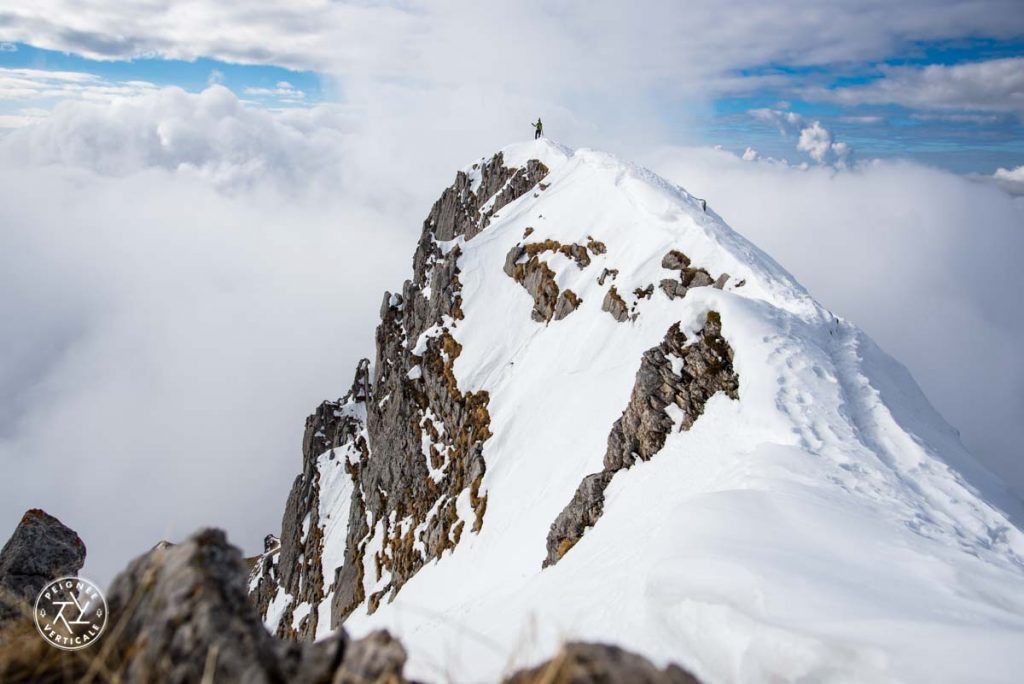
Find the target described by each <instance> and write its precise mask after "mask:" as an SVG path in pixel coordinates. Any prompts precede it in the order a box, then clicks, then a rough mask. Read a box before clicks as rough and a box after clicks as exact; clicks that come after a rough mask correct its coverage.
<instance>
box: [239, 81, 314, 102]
mask: <svg viewBox="0 0 1024 684" xmlns="http://www.w3.org/2000/svg"><path fill="white" fill-rule="evenodd" d="M242 92H244V93H245V94H246V95H251V96H253V97H260V98H273V99H276V100H278V101H280V102H283V103H288V104H298V103H301V102H304V101H305V99H306V93H304V92H302V91H301V90H299V89H298V88H296V87H295V86H293V85H292V84H291V83H289V82H288V81H278V82H277V85H276V86H275V87H273V88H255V87H250V88H245V89H244V90H243V91H242Z"/></svg>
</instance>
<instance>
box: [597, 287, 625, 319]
mask: <svg viewBox="0 0 1024 684" xmlns="http://www.w3.org/2000/svg"><path fill="white" fill-rule="evenodd" d="M601 311H607V312H608V313H610V314H611V315H612V318H614V319H615V320H617V321H618V322H619V323H625V322H626V321H627V320H629V307H628V306H627V305H626V300H624V299H623V298H622V296H621V295H619V291H618V290H616V289H615V286H614V285H612V286H611V287H610V288H608V292H607V293H606V294H605V296H604V300H603V301H602V302H601Z"/></svg>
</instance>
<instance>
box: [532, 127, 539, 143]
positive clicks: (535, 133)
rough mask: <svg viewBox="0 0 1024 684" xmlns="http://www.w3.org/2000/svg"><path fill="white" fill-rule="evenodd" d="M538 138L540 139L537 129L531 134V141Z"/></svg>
mask: <svg viewBox="0 0 1024 684" xmlns="http://www.w3.org/2000/svg"><path fill="white" fill-rule="evenodd" d="M539 137H540V129H539V128H538V129H537V130H536V131H535V132H534V134H533V139H534V140H536V139H537V138H539Z"/></svg>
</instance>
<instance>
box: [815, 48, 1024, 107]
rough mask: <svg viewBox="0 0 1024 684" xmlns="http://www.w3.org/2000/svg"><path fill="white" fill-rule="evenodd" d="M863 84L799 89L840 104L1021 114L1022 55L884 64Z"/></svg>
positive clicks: (1023, 98) (1023, 103)
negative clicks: (963, 61) (878, 73)
mask: <svg viewBox="0 0 1024 684" xmlns="http://www.w3.org/2000/svg"><path fill="white" fill-rule="evenodd" d="M882 74H883V75H882V77H881V78H879V79H878V80H875V81H872V82H870V83H868V84H865V85H858V86H849V87H844V88H837V89H834V90H821V89H818V90H813V91H807V92H805V95H806V96H807V97H810V98H813V99H822V100H829V101H834V102H839V103H842V104H896V105H901V106H903V107H907V108H910V109H918V110H925V111H928V110H939V111H944V110H954V111H963V112H972V111H973V112H1008V113H1013V114H1015V115H1017V116H1018V117H1024V57H1010V58H1005V59H993V60H988V61H984V62H972V63H966V64H954V65H944V64H930V65H927V66H885V67H882Z"/></svg>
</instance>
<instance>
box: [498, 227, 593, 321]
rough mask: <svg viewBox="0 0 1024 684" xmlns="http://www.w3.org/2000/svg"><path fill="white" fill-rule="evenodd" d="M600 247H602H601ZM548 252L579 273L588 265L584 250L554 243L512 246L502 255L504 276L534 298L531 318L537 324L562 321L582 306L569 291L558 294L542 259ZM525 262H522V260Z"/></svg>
mask: <svg viewBox="0 0 1024 684" xmlns="http://www.w3.org/2000/svg"><path fill="white" fill-rule="evenodd" d="M602 246H603V245H602ZM548 252H551V253H558V254H563V255H565V256H566V257H568V258H570V259H572V260H573V261H574V262H575V263H576V266H577V267H578V268H580V269H583V268H586V267H587V266H589V265H590V255H589V254H588V253H587V247H584V246H583V245H578V244H575V243H571V244H567V245H564V244H562V243H561V242H558V241H557V240H550V239H548V240H543V241H541V242H528V243H525V244H516V245H514V246H513V247H512V248H511V249H510V250H509V251H508V253H507V254H506V255H505V265H504V267H503V268H502V270H503V271H504V272H505V275H507V276H508V277H510V278H512V279H513V280H515V281H516V282H517V283H519V284H520V285H522V286H523V289H525V290H526V291H527V293H529V295H530V296H531V297H532V298H533V311H532V312H531V313H530V317H531V318H532V319H533V320H535V321H537V322H538V323H548V322H550V321H551V320H556V321H558V320H561V319H563V318H565V317H566V316H568V315H569V314H571V313H572V312H573V311H575V310H576V309H577V308H578V307H579V305H580V304H581V303H582V302H583V300H581V299H580V298H579V297H578V296H577V295H576V293H575V292H573V291H571V290H565V291H564V292H561V291H559V288H558V283H557V282H556V280H555V272H554V271H552V270H551V267H550V266H549V265H548V263H547V262H546V261H544V260H543V259H542V256H543V255H544V254H546V253H548ZM524 258H525V259H526V260H525V261H522V259H524Z"/></svg>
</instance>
